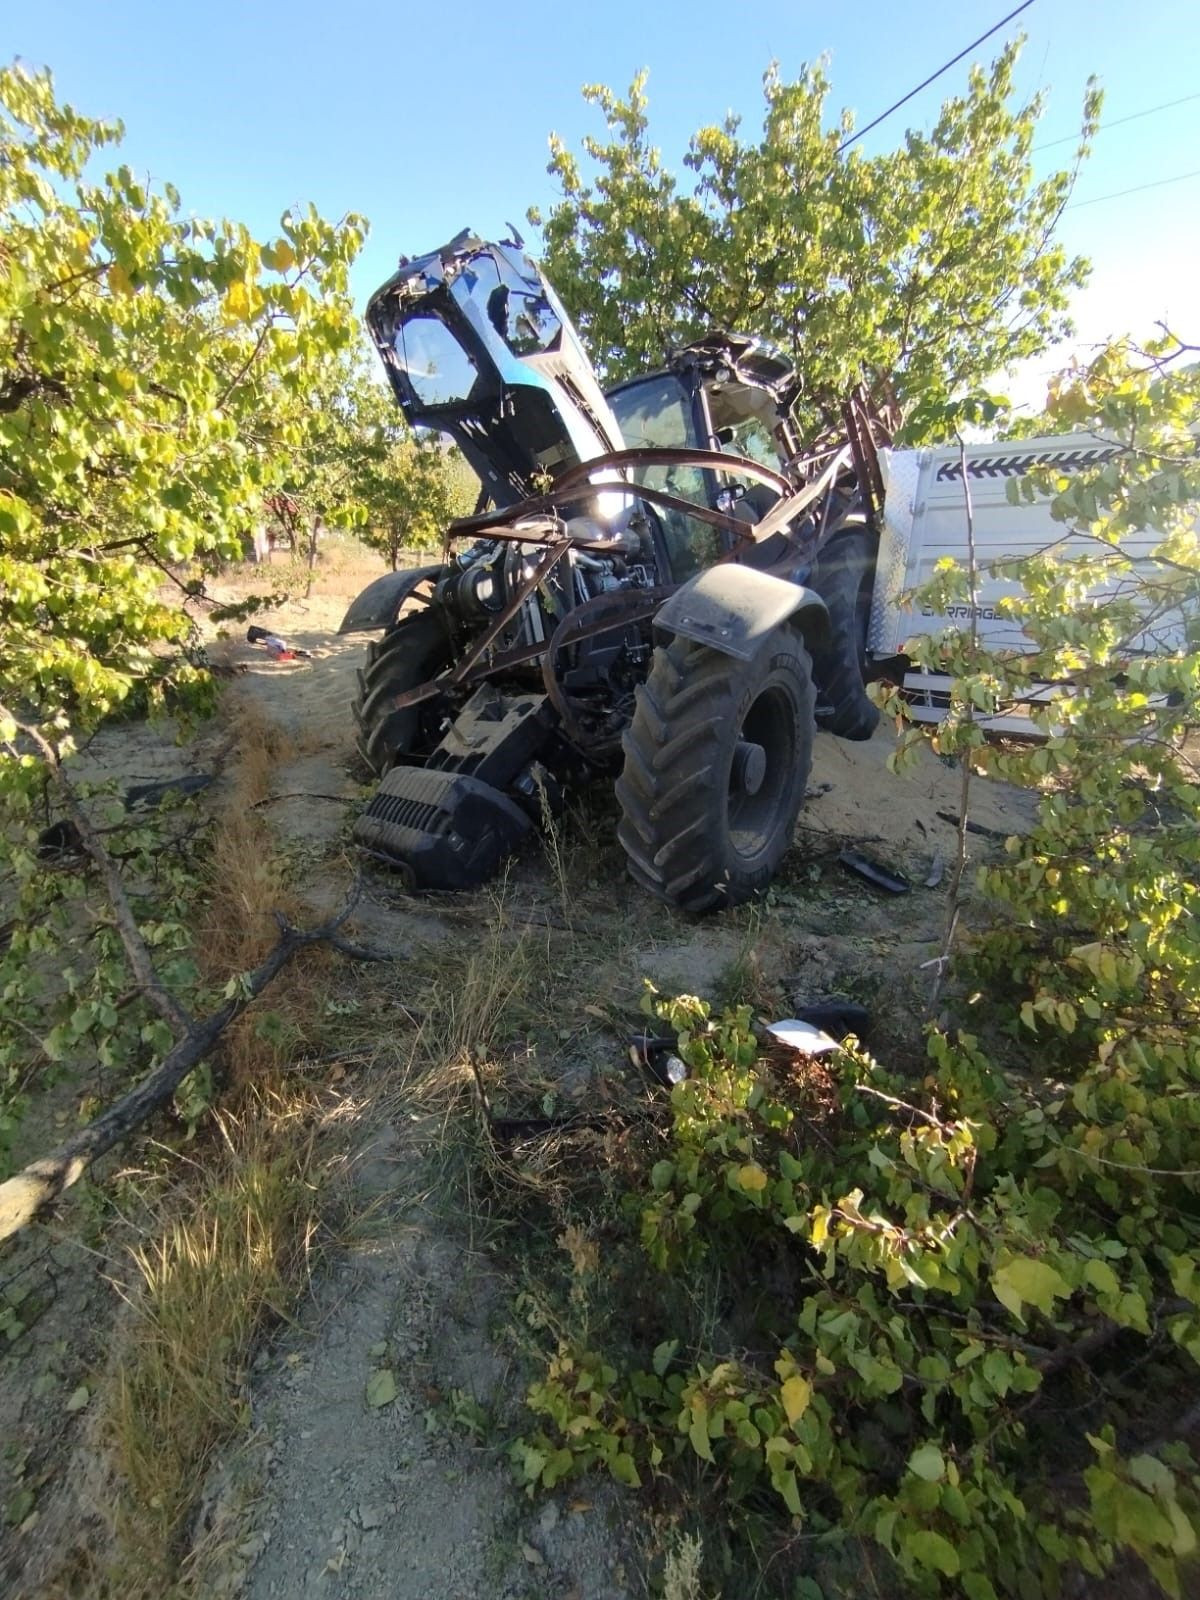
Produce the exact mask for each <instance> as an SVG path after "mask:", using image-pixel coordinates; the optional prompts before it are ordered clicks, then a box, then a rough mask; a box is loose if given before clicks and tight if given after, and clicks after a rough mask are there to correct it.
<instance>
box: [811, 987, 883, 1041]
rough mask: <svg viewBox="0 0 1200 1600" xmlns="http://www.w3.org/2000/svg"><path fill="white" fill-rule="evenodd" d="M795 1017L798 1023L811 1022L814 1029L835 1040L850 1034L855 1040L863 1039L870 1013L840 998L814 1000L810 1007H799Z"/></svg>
mask: <svg viewBox="0 0 1200 1600" xmlns="http://www.w3.org/2000/svg"><path fill="white" fill-rule="evenodd" d="M796 1017H797V1019H798V1020H799V1021H800V1022H811V1023H812V1025H813V1027H814V1028H823V1029H824V1030H825V1032H826V1033H828V1034H831V1035H832V1036H833V1038H835V1039H844V1038H845V1037H846V1035H847V1034H848V1033H852V1034H853V1035H854V1037H855V1038H856V1039H865V1038H866V1036H867V1030H868V1029H869V1028H870V1026H871V1013H870V1012H869V1011H868V1010H867V1008H866V1006H861V1005H859V1003H858V1001H857V1000H846V999H844V998H842V997H841V996H837V997H834V998H831V999H829V1000H815V1001H814V1002H813V1004H812V1005H810V1006H799V1007H798V1008H797V1010H796Z"/></svg>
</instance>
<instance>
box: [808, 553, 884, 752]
mask: <svg viewBox="0 0 1200 1600" xmlns="http://www.w3.org/2000/svg"><path fill="white" fill-rule="evenodd" d="M878 551H879V541H878V539H877V538H876V537H875V535H874V534H873V533H869V532H868V531H867V530H866V529H865V528H854V529H853V530H852V531H850V532H847V533H841V534H836V535H835V536H834V537H833V538H832V539H831V540H830V541H829V543H828V544H827V545H826V546H825V548H824V549H823V550H822V551H821V553H820V555H819V556H818V557H817V566H816V571H815V572H814V573H813V575H812V577H811V578H810V579H809V584H810V586H811V587H812V588H813V589H815V590H816V591H817V593H818V594H819V595H820V596H821V598H822V600H824V602H825V604H826V606H827V607H828V608H829V643H828V644H827V645H826V646H825V647H824V648H821V647H817V648H815V649H814V650H813V677H814V678H815V679H816V684H817V726H818V727H820V728H824V729H825V730H826V731H827V732H829V733H836V734H837V735H838V736H839V738H842V739H869V738H870V737H871V735H872V734H873V733H874V732H875V729H876V728H877V727H878V726H879V707H878V706H877V705H875V704H874V703H873V702H872V701H871V700H869V699H868V698H867V692H866V682H865V672H866V665H867V629H868V627H869V625H870V621H871V594H872V591H873V589H874V584H875V560H876V556H877V554H878Z"/></svg>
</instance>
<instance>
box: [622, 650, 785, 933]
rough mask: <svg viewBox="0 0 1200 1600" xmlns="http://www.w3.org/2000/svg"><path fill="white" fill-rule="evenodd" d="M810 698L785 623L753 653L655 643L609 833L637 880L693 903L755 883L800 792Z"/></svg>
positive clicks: (778, 854) (727, 902)
mask: <svg viewBox="0 0 1200 1600" xmlns="http://www.w3.org/2000/svg"><path fill="white" fill-rule="evenodd" d="M813 702H814V691H813V682H812V669H811V665H810V662H809V657H808V652H807V651H806V650H805V648H804V645H803V642H802V641H801V639H800V636H799V634H798V633H796V631H795V630H794V629H792V628H790V627H785V628H782V629H779V630H777V631H776V632H775V633H772V634H771V635H770V636H769V637H768V638H767V639H766V640H765V641H764V642H763V645H762V647H761V648H760V649H759V651H758V654H757V655H756V656H755V657H754V659H753V660H752V661H749V662H743V661H735V660H734V659H733V658H732V657H730V656H727V655H722V654H721V653H720V652H719V651H716V650H711V649H709V648H708V646H707V645H701V644H695V643H693V642H692V641H691V640H690V639H684V638H678V637H677V638H675V639H673V640H672V641H671V643H670V644H668V645H660V646H659V647H658V648H657V649H656V650H655V652H654V659H653V661H652V663H651V667H650V675H649V677H648V679H647V681H646V683H645V685H644V687H642V688H640V689H639V690H638V695H637V709H636V711H635V713H634V717H633V721H632V722H631V724H630V726H629V729H628V730H627V732H626V734H625V738H624V741H623V743H624V750H625V765H624V769H623V770H622V773H621V776H620V778H619V779H618V781H617V799H618V801H619V802H620V805H621V810H622V813H623V815H622V818H621V822H620V825H619V827H618V830H617V833H618V837H619V838H620V841H621V845H622V847H623V849H624V851H625V855H626V858H627V860H628V863H629V870H630V872H631V874H632V875H633V877H634V878H635V879H636V880H637V881H638V883H640V884H642V885H643V886H644V887H645V888H647V889H649V890H650V891H651V892H652V893H653V894H655V895H657V896H658V897H659V899H661V900H666V901H668V902H669V903H670V904H671V905H675V906H678V907H679V908H680V909H681V910H684V911H693V912H702V911H713V910H716V909H717V908H719V907H721V906H733V905H738V904H740V903H741V902H742V901H744V900H749V899H752V898H753V897H754V896H756V895H759V894H761V893H762V892H763V890H764V889H765V888H766V887H767V885H768V884H769V883H770V881H771V878H772V877H773V875H774V873H775V870H776V868H777V867H778V866H779V862H780V860H781V859H782V857H783V854H784V852H785V851H786V850H787V848H788V847H789V845H790V844H791V842H792V835H793V833H794V831H795V824H796V818H797V816H798V815H799V812H800V807H801V806H802V805H803V803H804V791H805V788H806V787H807V784H808V774H809V769H810V767H811V765H812V741H813Z"/></svg>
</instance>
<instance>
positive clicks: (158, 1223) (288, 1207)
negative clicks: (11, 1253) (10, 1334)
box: [100, 707, 349, 1600]
mask: <svg viewBox="0 0 1200 1600" xmlns="http://www.w3.org/2000/svg"><path fill="white" fill-rule="evenodd" d="M233 732H234V735H235V737H234V740H233V744H234V748H235V749H236V750H237V751H238V756H237V759H236V762H235V763H234V765H233V766H232V768H231V769H230V772H229V777H230V780H231V781H230V783H229V785H228V788H227V794H226V798H225V800H224V803H223V805H222V807H221V809H220V811H219V813H218V815H217V817H216V820H215V826H214V830H213V847H212V854H211V857H210V860H209V863H208V883H207V890H206V893H205V897H204V901H203V904H202V906H201V907H200V908H198V913H197V925H196V950H197V954H198V957H199V960H200V965H201V969H202V972H203V974H204V977H205V978H206V980H208V981H209V982H211V983H213V984H214V985H215V984H223V983H224V982H225V981H227V980H228V979H229V978H230V977H231V976H233V975H236V974H237V973H239V972H243V971H245V970H247V969H248V968H250V967H253V966H254V965H256V964H257V963H258V962H259V961H260V960H261V959H262V957H263V955H264V954H265V952H266V950H267V949H268V948H269V947H270V945H271V944H272V942H273V941H274V938H275V937H276V934H277V929H276V925H275V922H274V919H273V916H272V913H273V912H274V911H276V910H279V911H282V912H283V913H284V914H285V915H288V916H295V917H298V916H300V914H301V906H300V903H299V900H298V897H297V896H296V894H295V892H294V891H293V889H292V888H291V887H290V886H289V883H288V874H287V867H286V861H285V860H284V858H283V857H282V856H281V854H280V852H279V850H278V847H277V844H276V841H275V839H274V838H273V836H272V834H271V831H270V828H269V826H268V824H267V822H266V820H265V815H264V812H263V811H262V810H258V809H256V808H255V807H256V802H257V801H260V800H263V799H265V798H266V797H267V796H268V795H269V793H270V792H271V783H272V780H273V777H274V775H275V773H276V772H277V771H278V768H279V765H280V764H281V763H282V762H285V761H287V760H288V759H291V758H292V757H293V755H294V754H295V751H294V748H293V746H292V744H291V742H290V741H289V740H288V738H287V736H286V735H285V734H283V733H282V732H281V731H280V730H279V729H278V728H276V727H274V726H272V725H270V724H268V723H267V722H265V721H264V720H263V719H262V718H261V717H260V716H258V715H256V714H255V713H254V712H253V711H252V710H250V709H248V708H246V707H242V708H240V709H239V710H238V711H237V712H236V713H235V717H234V726H233ZM330 972H331V968H330V965H329V962H328V958H327V957H326V956H325V955H324V954H323V953H322V952H319V951H314V952H304V953H302V955H301V957H300V958H298V959H297V960H295V961H293V962H292V963H291V965H289V967H287V968H285V969H284V971H283V973H281V974H280V976H279V978H278V979H277V980H276V982H275V984H274V985H273V986H272V988H271V990H270V991H269V992H268V995H267V997H266V998H265V1000H264V1002H263V1006H265V1007H270V1008H271V1011H272V1012H273V1013H274V1014H275V1016H276V1017H277V1018H280V1019H282V1026H276V1027H264V1026H263V1021H264V1012H263V1009H262V1008H261V1007H253V1008H251V1010H250V1011H249V1012H247V1013H246V1014H245V1015H244V1016H243V1017H242V1018H241V1019H239V1021H238V1022H237V1023H236V1024H234V1026H233V1027H231V1028H230V1029H229V1031H228V1032H227V1034H226V1035H225V1037H224V1039H223V1040H222V1044H221V1050H220V1055H219V1058H218V1060H219V1064H220V1067H221V1069H222V1071H223V1075H224V1078H225V1080H226V1082H225V1088H224V1091H223V1093H222V1097H221V1099H222V1105H223V1107H224V1109H223V1110H222V1111H221V1112H219V1113H217V1114H216V1115H215V1116H214V1127H213V1128H212V1129H211V1130H210V1133H209V1136H208V1138H207V1139H206V1141H205V1143H204V1144H203V1145H201V1146H192V1147H191V1152H190V1155H189V1157H188V1158H186V1159H181V1160H180V1161H179V1163H178V1165H177V1169H176V1176H175V1177H174V1179H173V1181H171V1182H169V1183H168V1185H167V1187H166V1188H165V1190H163V1191H162V1192H160V1194H159V1196H158V1197H157V1199H156V1200H155V1201H154V1202H153V1210H152V1211H151V1213H150V1215H149V1217H148V1218H147V1220H146V1222H145V1224H144V1227H143V1229H142V1233H143V1239H144V1242H142V1243H141V1244H139V1245H138V1246H137V1247H136V1248H135V1249H134V1250H133V1252H132V1266H133V1272H132V1274H131V1282H130V1284H129V1285H128V1287H127V1289H126V1291H125V1292H126V1298H127V1300H128V1302H129V1310H130V1314H129V1317H128V1318H127V1322H126V1326H125V1329H124V1331H123V1339H122V1352H121V1360H120V1364H119V1366H117V1365H115V1364H114V1368H113V1371H112V1373H111V1375H110V1378H109V1380H108V1383H107V1385H106V1387H105V1392H104V1393H103V1394H102V1395H101V1397H100V1398H101V1402H102V1405H103V1409H104V1417H105V1433H106V1442H107V1447H108V1454H109V1461H110V1466H111V1469H112V1475H113V1478H114V1479H115V1481H116V1482H117V1483H118V1484H119V1485H120V1489H119V1491H118V1497H117V1508H116V1516H115V1524H116V1540H115V1543H114V1547H113V1553H112V1559H111V1560H110V1562H109V1563H108V1565H109V1569H110V1570H109V1576H108V1588H109V1589H110V1590H111V1592H113V1593H120V1594H121V1595H122V1596H129V1597H131V1600H141V1597H146V1600H150V1597H151V1596H159V1595H162V1594H163V1593H165V1592H166V1591H167V1590H168V1588H169V1587H170V1586H171V1585H172V1584H173V1583H174V1581H175V1579H176V1569H177V1563H178V1559H179V1557H180V1555H181V1554H182V1544H183V1542H184V1532H185V1525H186V1521H187V1517H188V1514H189V1511H190V1508H191V1507H192V1505H193V1504H194V1501H195V1498H196V1495H197V1493H198V1492H199V1490H200V1487H201V1485H202V1483H203V1477H204V1472H205V1470H206V1467H207V1465H208V1463H209V1461H210V1459H211V1457H212V1455H213V1453H214V1451H215V1450H216V1449H217V1448H218V1447H219V1446H220V1445H222V1444H223V1443H224V1442H225V1441H227V1440H228V1439H229V1438H230V1437H232V1436H233V1435H235V1434H236V1433H237V1432H238V1431H239V1430H240V1429H242V1428H244V1426H245V1425H246V1422H247V1419H248V1414H247V1408H246V1392H245V1364H246V1361H247V1358H248V1356H249V1354H250V1353H251V1351H252V1347H253V1343H254V1341H255V1339H256V1337H257V1336H258V1335H259V1334H260V1332H261V1330H262V1329H263V1328H264V1327H265V1326H267V1325H269V1324H270V1323H272V1322H274V1321H277V1320H278V1319H279V1318H281V1317H284V1316H286V1315H287V1314H288V1311H289V1309H290V1307H291V1306H292V1305H293V1304H294V1303H295V1301H296V1299H297V1297H298V1296H299V1295H300V1293H301V1292H302V1291H303V1288H304V1286H305V1284H306V1282H307V1278H308V1274H309V1272H310V1270H311V1263H312V1256H313V1249H314V1239H315V1238H316V1236H317V1234H318V1231H319V1227H320V1221H319V1219H320V1217H321V1216H322V1213H323V1210H324V1209H325V1207H326V1205H327V1202H328V1193H327V1179H328V1178H329V1175H330V1173H331V1171H332V1170H333V1168H334V1167H335V1166H336V1164H337V1162H338V1160H339V1159H340V1157H341V1156H342V1154H343V1153H344V1151H345V1148H346V1145H347V1143H348V1140H349V1132H348V1130H341V1131H339V1130H337V1129H336V1128H334V1130H333V1131H332V1133H331V1135H330V1137H329V1138H327V1139H324V1140H323V1141H322V1142H321V1145H320V1149H318V1135H317V1128H318V1124H319V1123H321V1122H322V1120H323V1121H324V1122H325V1123H326V1124H327V1125H328V1124H330V1123H332V1122H334V1121H335V1119H332V1118H329V1117H326V1116H323V1113H324V1112H325V1110H326V1109H327V1108H326V1105H325V1103H324V1102H325V1099H326V1098H327V1097H326V1096H324V1095H323V1094H322V1093H319V1092H318V1091H317V1089H315V1088H314V1087H313V1085H312V1083H311V1082H309V1081H306V1079H305V1077H304V1075H303V1074H302V1073H297V1072H295V1071H294V1070H290V1069H291V1065H292V1063H293V1062H294V1061H295V1059H296V1058H297V1056H298V1055H301V1054H303V1053H305V1052H306V1051H309V1050H312V1049H313V1048H314V1047H317V1046H319V1044H320V1025H321V1020H322V1013H323V1006H324V1001H325V997H326V994H327V992H328V988H329V982H330Z"/></svg>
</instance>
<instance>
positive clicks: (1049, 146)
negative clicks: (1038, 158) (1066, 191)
mask: <svg viewBox="0 0 1200 1600" xmlns="http://www.w3.org/2000/svg"><path fill="white" fill-rule="evenodd" d="M1189 100H1200V94H1185V95H1181V96H1180V98H1179V99H1178V100H1164V101H1163V102H1162V104H1161V105H1157V106H1147V107H1146V109H1145V111H1131V112H1130V113H1129V115H1128V116H1127V117H1117V118H1116V119H1115V120H1114V121H1112V122H1102V123H1101V124H1100V126H1099V127H1098V128H1097V129H1096V132H1097V133H1107V132H1108V130H1109V128H1119V127H1120V126H1121V124H1122V123H1123V122H1136V121H1137V120H1138V118H1139V117H1152V116H1153V115H1154V113H1155V112H1156V111H1170V110H1171V108H1172V106H1185V105H1187V103H1188V102H1189ZM1078 138H1079V135H1078V134H1077V133H1068V134H1067V135H1066V137H1065V138H1063V139H1048V140H1047V141H1046V143H1045V144H1035V145H1034V147H1033V152H1032V153H1033V154H1036V153H1037V151H1039V150H1053V149H1054V146H1055V145H1056V144H1071V143H1073V141H1074V140H1076V139H1078Z"/></svg>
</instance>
